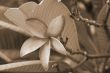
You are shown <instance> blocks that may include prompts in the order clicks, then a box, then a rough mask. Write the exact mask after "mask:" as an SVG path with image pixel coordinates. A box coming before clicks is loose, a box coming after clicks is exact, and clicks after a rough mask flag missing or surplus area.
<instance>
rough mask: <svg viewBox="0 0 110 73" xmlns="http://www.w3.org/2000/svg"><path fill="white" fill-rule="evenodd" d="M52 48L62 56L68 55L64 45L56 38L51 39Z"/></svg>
mask: <svg viewBox="0 0 110 73" xmlns="http://www.w3.org/2000/svg"><path fill="white" fill-rule="evenodd" d="M51 43H52V48H53V49H54V50H55V51H57V52H58V53H60V54H63V55H66V54H67V51H66V49H65V48H64V46H63V44H62V43H61V42H60V41H59V40H58V39H56V38H54V37H51Z"/></svg>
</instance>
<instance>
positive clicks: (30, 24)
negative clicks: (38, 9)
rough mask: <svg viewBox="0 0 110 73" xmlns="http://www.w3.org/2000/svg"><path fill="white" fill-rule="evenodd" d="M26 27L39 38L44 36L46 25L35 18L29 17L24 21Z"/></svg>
mask: <svg viewBox="0 0 110 73" xmlns="http://www.w3.org/2000/svg"><path fill="white" fill-rule="evenodd" d="M26 24H27V29H28V30H29V31H30V32H31V33H32V34H33V35H34V36H37V37H39V38H46V35H45V34H46V31H47V26H46V25H45V24H44V23H42V22H41V21H39V20H37V19H29V20H27V21H26Z"/></svg>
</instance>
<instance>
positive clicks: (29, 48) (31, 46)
mask: <svg viewBox="0 0 110 73" xmlns="http://www.w3.org/2000/svg"><path fill="white" fill-rule="evenodd" d="M46 42H47V40H46V39H38V38H35V37H32V38H29V39H28V40H26V41H25V42H24V44H23V45H22V47H21V51H20V56H21V57H22V56H24V55H27V54H29V53H31V52H33V51H35V50H37V49H38V48H40V47H41V46H42V45H44V44H45V43H46Z"/></svg>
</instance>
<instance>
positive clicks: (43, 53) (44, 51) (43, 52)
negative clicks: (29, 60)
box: [39, 41, 51, 71]
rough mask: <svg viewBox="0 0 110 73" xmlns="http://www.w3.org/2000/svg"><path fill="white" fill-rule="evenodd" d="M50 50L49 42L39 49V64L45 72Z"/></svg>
mask: <svg viewBox="0 0 110 73" xmlns="http://www.w3.org/2000/svg"><path fill="white" fill-rule="evenodd" d="M50 48H51V47H50V41H49V42H47V43H46V44H45V45H44V46H43V47H41V48H40V51H39V57H40V61H41V64H42V66H43V67H44V69H45V70H46V71H47V70H48V63H49V57H50Z"/></svg>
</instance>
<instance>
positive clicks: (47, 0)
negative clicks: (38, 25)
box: [39, 0, 58, 5]
mask: <svg viewBox="0 0 110 73" xmlns="http://www.w3.org/2000/svg"><path fill="white" fill-rule="evenodd" d="M54 2H58V0H42V1H41V2H40V3H39V5H49V4H53V3H54Z"/></svg>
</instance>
